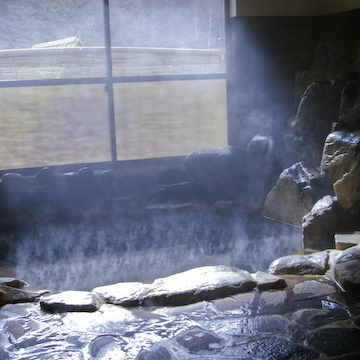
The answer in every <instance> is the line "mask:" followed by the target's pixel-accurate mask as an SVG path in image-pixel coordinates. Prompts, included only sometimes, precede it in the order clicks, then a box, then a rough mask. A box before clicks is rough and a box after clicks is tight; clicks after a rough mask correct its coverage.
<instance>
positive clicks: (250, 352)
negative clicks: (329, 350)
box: [231, 336, 319, 360]
mask: <svg viewBox="0 0 360 360" xmlns="http://www.w3.org/2000/svg"><path fill="white" fill-rule="evenodd" d="M232 352H234V353H235V355H236V357H235V356H234V357H231V358H236V359H309V360H310V359H317V358H318V357H319V353H317V352H315V351H313V350H310V349H307V348H304V347H302V346H300V345H298V344H296V343H293V342H291V341H288V340H285V339H282V338H280V337H270V336H268V337H266V338H263V339H257V340H253V341H248V342H246V343H244V342H242V343H238V344H234V345H233V346H232Z"/></svg>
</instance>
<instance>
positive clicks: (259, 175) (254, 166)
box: [246, 134, 281, 206]
mask: <svg viewBox="0 0 360 360" xmlns="http://www.w3.org/2000/svg"><path fill="white" fill-rule="evenodd" d="M275 147H276V144H275V139H274V137H273V136H270V135H260V134H257V135H255V136H254V137H253V138H252V140H251V141H250V143H249V144H248V146H247V151H246V163H247V172H248V178H249V181H251V186H250V187H249V189H250V190H251V192H252V194H251V197H252V198H253V199H254V201H255V202H256V203H258V204H261V206H262V205H263V204H264V201H265V199H266V196H267V194H268V193H269V191H270V190H271V188H272V187H273V186H274V184H275V183H276V179H277V177H278V176H279V173H280V172H281V171H280V169H279V165H278V163H277V161H276V156H275Z"/></svg>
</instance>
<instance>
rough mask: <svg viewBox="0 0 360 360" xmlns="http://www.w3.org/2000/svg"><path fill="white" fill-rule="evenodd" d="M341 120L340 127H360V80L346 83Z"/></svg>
mask: <svg viewBox="0 0 360 360" xmlns="http://www.w3.org/2000/svg"><path fill="white" fill-rule="evenodd" d="M339 122H340V129H341V128H343V127H345V128H346V127H348V128H350V129H353V130H359V129H360V80H353V81H349V82H348V83H347V84H346V85H345V87H344V89H343V91H342V95H341V102H340V116H339Z"/></svg>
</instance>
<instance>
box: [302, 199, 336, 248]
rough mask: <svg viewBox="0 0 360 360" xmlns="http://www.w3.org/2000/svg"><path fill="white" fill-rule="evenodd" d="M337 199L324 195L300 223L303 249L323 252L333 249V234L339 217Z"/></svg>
mask: <svg viewBox="0 0 360 360" xmlns="http://www.w3.org/2000/svg"><path fill="white" fill-rule="evenodd" d="M341 213H342V212H341V207H340V206H339V204H338V202H337V199H336V198H335V197H333V196H331V195H326V196H324V197H323V198H322V199H320V200H319V201H317V202H316V203H315V205H314V206H313V208H312V209H311V211H310V212H309V213H308V214H306V215H305V216H304V218H303V222H302V231H303V245H304V247H305V248H311V249H316V250H325V249H331V248H335V233H336V231H337V230H338V227H339V226H338V223H339V220H340V217H341Z"/></svg>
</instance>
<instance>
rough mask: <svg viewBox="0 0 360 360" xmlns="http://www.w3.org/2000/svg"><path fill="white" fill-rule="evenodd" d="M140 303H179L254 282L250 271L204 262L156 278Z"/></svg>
mask: <svg viewBox="0 0 360 360" xmlns="http://www.w3.org/2000/svg"><path fill="white" fill-rule="evenodd" d="M151 285H152V288H151V290H150V291H149V292H148V293H146V294H145V296H144V297H143V300H142V303H143V305H145V306H151V305H161V306H164V305H170V306H174V305H183V304H190V303H194V302H198V301H202V300H210V299H216V298H221V297H226V296H230V295H234V294H238V293H241V292H247V291H251V290H252V289H253V288H254V287H255V286H256V282H255V281H254V280H253V278H252V277H251V275H250V273H249V272H247V271H245V270H240V269H237V268H233V267H228V266H223V265H219V266H204V267H199V268H195V269H191V270H188V271H185V272H182V273H178V274H175V275H170V276H168V277H165V278H160V279H156V280H155V281H154V282H153V283H152V284H151Z"/></svg>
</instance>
